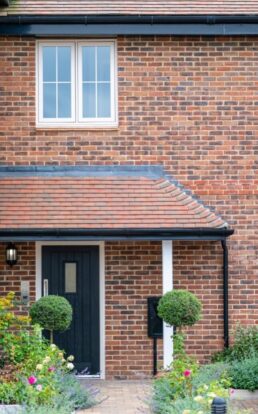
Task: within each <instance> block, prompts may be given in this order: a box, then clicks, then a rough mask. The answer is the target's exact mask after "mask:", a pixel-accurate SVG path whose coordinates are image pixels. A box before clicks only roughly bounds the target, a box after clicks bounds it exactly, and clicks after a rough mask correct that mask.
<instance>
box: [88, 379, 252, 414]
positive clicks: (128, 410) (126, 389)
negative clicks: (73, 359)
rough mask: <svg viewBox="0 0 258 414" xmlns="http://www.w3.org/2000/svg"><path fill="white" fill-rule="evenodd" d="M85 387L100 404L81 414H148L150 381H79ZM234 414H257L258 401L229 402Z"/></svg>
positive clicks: (149, 411)
mask: <svg viewBox="0 0 258 414" xmlns="http://www.w3.org/2000/svg"><path fill="white" fill-rule="evenodd" d="M81 383H82V384H85V386H87V387H88V386H90V387H91V388H92V389H97V390H99V394H98V399H99V400H101V402H100V404H98V405H96V406H95V407H93V408H90V409H88V410H83V411H80V413H81V414H103V413H104V414H150V413H151V410H150V408H149V406H148V401H150V396H151V384H152V382H151V381H146V380H137V381H118V380H117V381H103V380H102V381H101V380H88V379H83V380H81ZM230 405H231V410H230V412H233V413H234V414H237V413H239V412H243V410H250V414H258V400H243V401H237V400H233V401H231V404H230Z"/></svg>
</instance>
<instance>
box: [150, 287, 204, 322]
mask: <svg viewBox="0 0 258 414" xmlns="http://www.w3.org/2000/svg"><path fill="white" fill-rule="evenodd" d="M201 309H202V305H201V302H200V300H199V299H198V298H197V297H196V296H195V295H194V294H193V293H191V292H188V291H187V290H180V289H178V290H172V291H171V292H167V293H165V295H164V296H163V297H162V298H161V299H160V301H159V304H158V314H159V316H160V318H162V319H163V320H164V321H165V322H166V323H167V324H169V325H171V326H175V327H176V328H181V327H183V326H192V325H194V324H195V323H196V322H197V321H199V320H200V318H201Z"/></svg>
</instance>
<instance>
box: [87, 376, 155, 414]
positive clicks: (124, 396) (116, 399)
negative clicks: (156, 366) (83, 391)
mask: <svg viewBox="0 0 258 414" xmlns="http://www.w3.org/2000/svg"><path fill="white" fill-rule="evenodd" d="M81 383H82V384H85V385H86V386H87V385H90V386H91V387H93V388H96V389H99V391H100V392H99V395H98V398H100V400H102V402H101V403H100V404H98V405H96V406H95V407H93V408H90V409H88V410H84V411H83V414H103V413H105V414H149V413H150V410H149V407H148V404H147V403H146V402H147V401H148V400H149V397H150V393H151V381H145V380H137V381H118V380H117V381H103V380H102V381H101V380H94V381H93V380H87V379H85V380H81Z"/></svg>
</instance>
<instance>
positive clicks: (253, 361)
mask: <svg viewBox="0 0 258 414" xmlns="http://www.w3.org/2000/svg"><path fill="white" fill-rule="evenodd" d="M228 374H229V377H230V379H231V385H232V387H233V388H236V389H244V390H249V391H254V390H257V389H258V358H257V357H253V358H248V359H244V360H242V361H234V362H232V363H231V365H230V367H229V370H228Z"/></svg>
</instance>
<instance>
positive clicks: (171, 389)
mask: <svg viewBox="0 0 258 414" xmlns="http://www.w3.org/2000/svg"><path fill="white" fill-rule="evenodd" d="M179 339H180V338H175V342H174V344H175V350H176V357H175V360H174V362H173V364H172V366H171V370H170V371H169V372H165V373H163V374H161V375H160V378H158V379H156V380H155V381H154V393H153V394H154V395H153V401H152V408H153V411H154V412H155V413H157V414H176V413H177V414H178V413H182V414H210V412H211V403H212V401H213V398H215V397H216V396H217V397H222V398H225V399H226V400H228V401H229V400H230V399H247V400H248V399H253V398H257V395H258V392H257V391H256V390H257V389H258V328H257V327H242V326H237V327H236V329H235V331H234V345H233V346H231V347H230V348H229V349H227V350H226V351H223V352H220V353H218V354H216V355H215V356H214V357H213V360H214V361H217V362H213V363H212V364H208V365H204V366H201V365H199V364H198V363H197V362H196V361H195V360H194V359H193V358H190V357H188V356H186V354H185V353H184V350H183V346H182V338H181V343H180V340H179ZM178 340H179V345H180V346H178ZM229 407H230V405H229ZM242 412H245V411H242ZM239 413H240V411H238V414H239Z"/></svg>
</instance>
